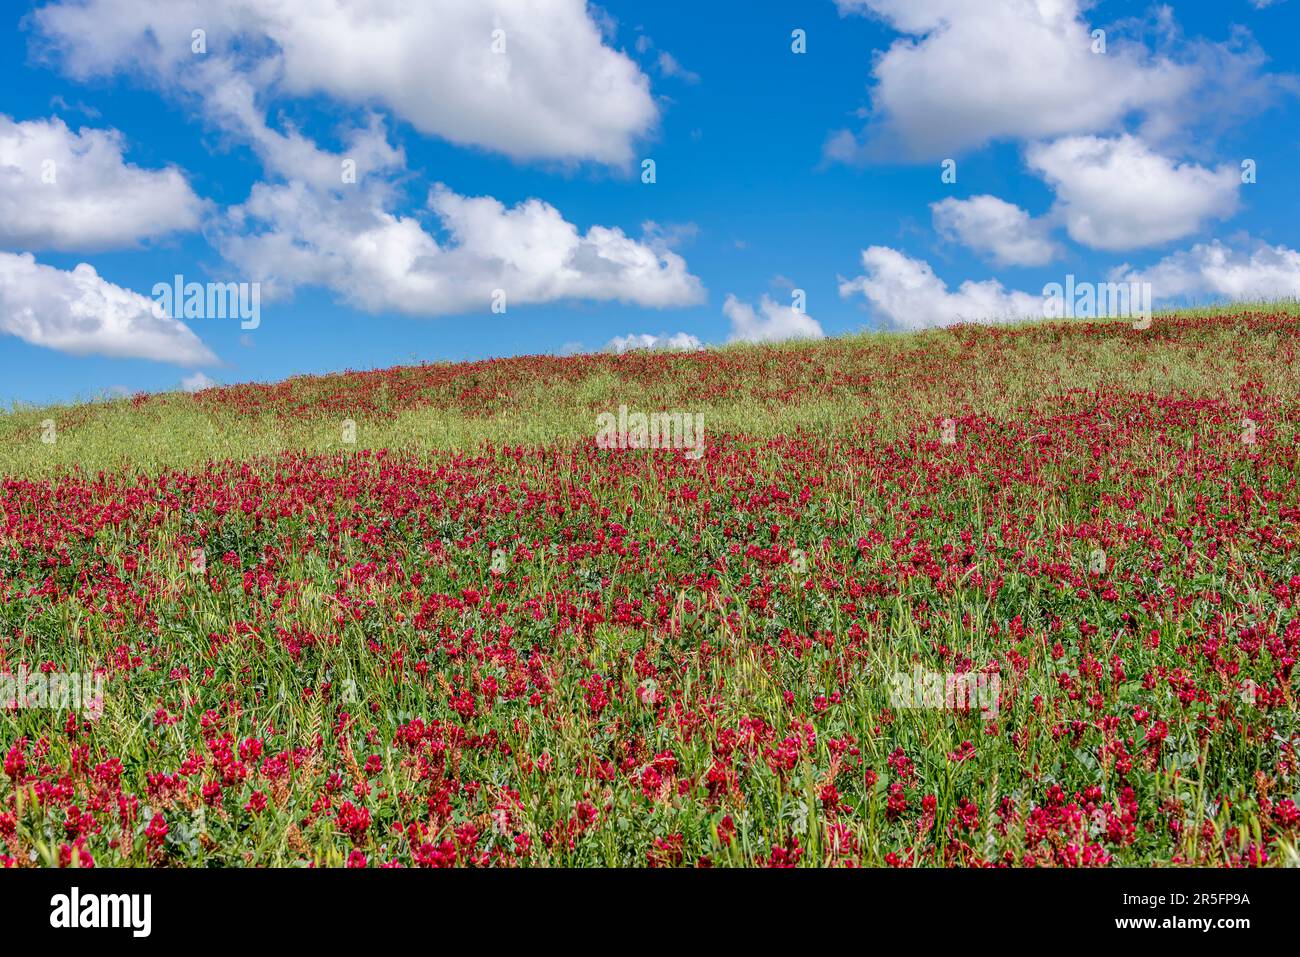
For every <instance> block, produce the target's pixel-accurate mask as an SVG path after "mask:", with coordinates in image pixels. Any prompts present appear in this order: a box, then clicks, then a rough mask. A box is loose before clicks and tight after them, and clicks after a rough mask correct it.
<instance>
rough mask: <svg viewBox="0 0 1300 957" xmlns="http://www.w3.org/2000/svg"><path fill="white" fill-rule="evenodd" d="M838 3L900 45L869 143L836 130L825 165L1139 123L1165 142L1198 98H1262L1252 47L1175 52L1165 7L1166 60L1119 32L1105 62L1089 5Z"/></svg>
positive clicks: (946, 152)
mask: <svg viewBox="0 0 1300 957" xmlns="http://www.w3.org/2000/svg"><path fill="white" fill-rule="evenodd" d="M837 2H838V6H839V8H840V12H841V13H845V14H847V13H861V14H867V15H874V16H876V17H879V18H880V19H882V20H884V21H885V22H886V23H888V24H889V26H891V27H892V28H893V29H895V30H897V31H899V32H900V33H903V34H906V36H904V37H899V38H898V39H896V40H895V41H894V42H893V43H892V44H891V45H890V47H889V49H888V50H886V51H885V52H884V53H883V54H880V55H879V56H878V57H877V58H876V60H875V62H874V66H873V70H872V72H873V77H874V79H875V84H874V87H873V90H872V107H873V108H872V113H871V116H872V122H871V125H870V126H869V127H868V130H867V131H866V137H865V140H866V145H865V146H864V143H863V142H862V141H860V140H859V138H858V137H857V136H855V135H854V134H852V133H850V132H848V131H840V132H838V133H836V134H835V135H833V136H832V138H831V139H830V141H829V142H828V144H827V155H828V156H829V157H830V158H832V159H838V160H844V161H848V160H854V159H858V158H861V157H862V156H863V155H864V150H871V149H877V150H880V149H893V150H902V151H903V152H905V153H907V154H910V155H911V156H913V157H922V158H942V157H946V156H952V155H955V154H957V153H960V152H961V151H964V150H967V149H971V148H975V147H979V146H982V145H983V144H985V143H988V142H990V141H992V140H998V139H1013V140H1014V139H1022V140H1023V139H1045V138H1050V137H1056V136H1063V135H1069V134H1080V133H1097V132H1105V131H1109V130H1113V129H1116V128H1117V127H1118V126H1119V125H1120V124H1121V123H1122V122H1124V121H1125V120H1126V119H1127V118H1128V117H1130V116H1133V115H1135V114H1136V115H1138V116H1141V117H1142V118H1143V122H1144V123H1146V124H1147V125H1148V126H1149V127H1150V128H1151V129H1152V130H1153V131H1155V130H1159V131H1161V132H1162V133H1172V131H1173V130H1174V129H1176V128H1177V127H1178V126H1179V125H1181V124H1183V123H1184V122H1185V121H1186V120H1188V119H1189V117H1190V116H1191V115H1192V114H1193V113H1196V112H1197V111H1198V110H1200V109H1201V106H1202V104H1199V103H1198V99H1199V95H1200V91H1202V90H1206V89H1211V90H1212V89H1214V88H1216V87H1222V86H1225V85H1231V86H1232V87H1233V88H1234V89H1239V90H1241V91H1242V92H1243V93H1248V94H1249V96H1248V98H1249V99H1250V100H1251V101H1252V102H1254V101H1256V100H1258V99H1259V98H1261V97H1265V96H1268V95H1270V88H1269V85H1268V84H1262V85H1261V82H1260V81H1259V79H1258V76H1257V73H1258V70H1259V68H1260V67H1261V66H1262V59H1261V58H1260V57H1259V56H1258V55H1257V51H1256V49H1255V48H1244V47H1242V46H1241V44H1235V43H1229V44H1209V43H1204V42H1197V43H1183V44H1179V45H1177V46H1176V49H1175V44H1174V43H1173V42H1172V40H1173V39H1175V38H1176V36H1177V34H1176V25H1175V24H1174V23H1173V22H1172V14H1171V13H1170V12H1169V11H1168V10H1167V9H1161V10H1159V11H1157V29H1159V30H1160V32H1161V33H1162V39H1163V40H1164V41H1168V42H1162V47H1163V48H1168V49H1170V50H1172V51H1173V54H1174V55H1166V54H1164V53H1163V52H1162V53H1159V54H1157V53H1153V52H1152V51H1150V50H1148V49H1147V48H1146V47H1145V46H1143V45H1142V44H1140V43H1136V42H1124V41H1123V38H1122V37H1121V36H1120V35H1119V34H1118V31H1116V30H1111V31H1109V34H1108V36H1107V44H1106V52H1105V53H1093V52H1092V43H1093V40H1092V37H1091V30H1092V28H1093V26H1094V25H1092V24H1089V23H1087V22H1086V21H1085V20H1084V18H1083V13H1084V10H1085V9H1086V8H1087V7H1089V6H1090V5H1091V4H1089V3H1087V2H1086V0H981V2H978V3H972V2H970V0H837ZM1241 99H1242V98H1238V100H1239V102H1238V107H1239V108H1240V107H1241V106H1242V105H1243V103H1242V102H1240V100H1241Z"/></svg>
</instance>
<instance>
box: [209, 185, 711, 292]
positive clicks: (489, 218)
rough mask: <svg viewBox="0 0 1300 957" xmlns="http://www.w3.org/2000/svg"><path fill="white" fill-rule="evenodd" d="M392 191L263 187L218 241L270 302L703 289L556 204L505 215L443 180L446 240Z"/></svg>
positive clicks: (435, 196)
mask: <svg viewBox="0 0 1300 957" xmlns="http://www.w3.org/2000/svg"><path fill="white" fill-rule="evenodd" d="M385 199H386V196H385V191H384V189H383V188H376V189H375V190H366V189H360V190H357V191H355V192H343V191H338V192H327V191H323V190H318V189H316V188H314V187H312V186H310V185H308V184H307V183H304V182H301V181H294V182H290V183H285V184H267V183H259V184H257V185H256V186H254V188H253V191H252V193H251V195H250V196H249V199H248V201H247V202H245V203H243V204H242V205H240V206H238V207H235V208H234V209H233V210H231V213H230V215H229V217H228V218H227V221H226V223H225V224H224V225H223V227H222V230H221V231H220V232H219V233H218V234H217V235H216V236H215V237H214V238H215V241H216V242H217V244H218V247H219V248H220V250H221V252H222V255H223V256H225V258H226V259H227V260H229V261H230V262H231V263H233V264H235V265H236V266H238V267H239V268H240V269H241V270H242V271H243V272H244V274H246V275H247V276H249V277H250V278H251V279H253V280H255V281H259V282H262V283H263V284H264V291H265V292H266V294H267V295H269V296H277V295H285V294H288V293H290V292H292V291H293V289H294V288H296V287H298V286H301V285H318V286H323V287H325V288H328V289H332V290H333V291H334V292H336V293H338V294H339V295H340V296H341V297H342V298H343V299H344V300H346V301H347V302H349V303H351V304H352V305H355V306H357V307H359V308H362V309H366V310H369V311H381V310H385V309H391V310H394V311H397V312H403V313H406V314H408V315H419V316H433V315H446V314H452V313H458V312H468V311H477V310H482V311H486V310H488V309H489V308H490V307H491V306H492V305H493V302H494V297H495V296H496V294H497V291H498V290H500V291H502V292H504V294H505V300H504V305H505V306H506V308H507V309H508V308H510V307H511V306H515V305H525V304H530V303H544V302H555V301H558V300H563V299H590V300H596V301H619V302H625V303H635V304H637V305H641V306H650V307H666V306H684V305H691V304H694V303H697V302H700V301H702V299H703V297H704V288H703V285H702V284H701V283H700V281H699V279H698V278H696V277H695V276H693V275H691V274H690V272H689V271H688V270H687V267H686V261H685V260H684V259H682V257H681V256H679V255H677V254H676V253H674V252H672V251H671V250H668V249H666V248H663V247H662V246H659V245H658V244H655V243H648V242H638V241H637V240H634V239H632V238H630V237H628V236H627V235H626V234H625V233H623V231H622V230H620V229H616V228H609V227H605V226H592V227H591V228H590V229H588V230H587V231H586V232H585V233H584V232H581V231H579V229H578V227H577V226H575V225H573V224H572V223H570V222H568V221H566V220H565V219H564V217H563V216H562V215H561V214H560V212H559V211H558V210H557V209H556V208H555V207H554V206H551V205H550V204H548V203H545V202H542V201H541V200H537V199H530V200H526V201H524V202H521V203H519V204H518V205H516V206H513V207H506V206H505V205H504V204H503V203H501V202H500V201H498V200H496V199H494V198H492V197H490V196H478V197H467V196H461V195H459V194H457V193H455V192H453V191H452V190H450V189H448V188H447V187H446V186H443V185H441V184H439V185H437V186H435V187H434V189H433V190H432V191H431V192H430V194H429V199H428V208H429V209H430V210H431V211H432V212H433V213H434V214H435V216H436V217H437V218H438V220H439V222H440V224H441V226H442V229H443V230H444V231H445V232H446V234H447V238H446V239H445V240H443V241H440V240H439V239H438V238H436V237H435V236H434V235H432V234H431V233H430V232H428V231H427V230H426V229H425V228H424V227H423V226H422V225H421V223H420V222H419V220H418V219H416V218H415V217H412V216H400V215H397V214H394V213H391V212H388V211H387V209H386V208H385V205H384V204H385Z"/></svg>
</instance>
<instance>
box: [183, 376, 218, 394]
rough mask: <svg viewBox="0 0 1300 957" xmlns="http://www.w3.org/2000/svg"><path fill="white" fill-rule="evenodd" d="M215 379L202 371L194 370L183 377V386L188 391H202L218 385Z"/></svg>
mask: <svg viewBox="0 0 1300 957" xmlns="http://www.w3.org/2000/svg"><path fill="white" fill-rule="evenodd" d="M216 384H217V382H216V380H215V379H213V378H211V377H210V376H208V375H205V374H204V373H202V372H193V373H191V374H190V375H187V376H185V377H184V378H183V379H181V388H182V389H183V390H185V391H186V392H202V391H203V390H204V389H211V388H213V387H214V386H216Z"/></svg>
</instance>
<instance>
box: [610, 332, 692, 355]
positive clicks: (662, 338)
mask: <svg viewBox="0 0 1300 957" xmlns="http://www.w3.org/2000/svg"><path fill="white" fill-rule="evenodd" d="M703 348H704V343H703V342H701V341H700V340H699V339H698V338H696V337H695V336H693V335H691V334H690V333H689V332H675V333H673V334H672V335H671V336H670V335H667V334H663V335H658V336H652V335H650V334H649V333H645V332H641V333H632V334H631V335H626V336H615V337H614V338H613V339H610V340H609V342H607V343H606V344H605V350H606V351H607V352H617V353H618V354H619V355H622V354H623V353H624V352H631V351H632V350H633V349H674V350H680V351H683V352H686V351H694V350H696V349H703Z"/></svg>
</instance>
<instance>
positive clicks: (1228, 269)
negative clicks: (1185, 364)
mask: <svg viewBox="0 0 1300 957" xmlns="http://www.w3.org/2000/svg"><path fill="white" fill-rule="evenodd" d="M1111 278H1112V279H1113V280H1115V281H1117V282H1149V283H1151V294H1152V296H1154V297H1155V298H1156V299H1160V300H1171V299H1187V300H1196V299H1202V300H1203V299H1215V300H1217V299H1229V300H1252V299H1297V298H1300V252H1297V251H1296V250H1294V249H1291V248H1289V247H1287V246H1281V245H1278V246H1271V245H1269V244H1267V243H1256V244H1254V245H1251V246H1249V247H1239V248H1234V247H1231V246H1228V245H1226V244H1224V243H1222V242H1220V241H1219V240H1217V239H1216V240H1214V241H1213V242H1209V243H1198V244H1197V245H1195V246H1193V247H1192V248H1191V249H1188V250H1183V251H1181V252H1177V253H1174V254H1172V255H1170V256H1167V257H1165V258H1164V259H1162V260H1160V261H1159V262H1158V263H1156V264H1155V265H1153V266H1150V267H1148V268H1146V269H1134V268H1132V267H1130V266H1127V265H1126V266H1121V267H1120V268H1118V269H1116V270H1115V271H1114V272H1113V273H1112V275H1111Z"/></svg>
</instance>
